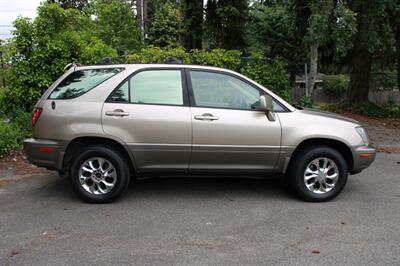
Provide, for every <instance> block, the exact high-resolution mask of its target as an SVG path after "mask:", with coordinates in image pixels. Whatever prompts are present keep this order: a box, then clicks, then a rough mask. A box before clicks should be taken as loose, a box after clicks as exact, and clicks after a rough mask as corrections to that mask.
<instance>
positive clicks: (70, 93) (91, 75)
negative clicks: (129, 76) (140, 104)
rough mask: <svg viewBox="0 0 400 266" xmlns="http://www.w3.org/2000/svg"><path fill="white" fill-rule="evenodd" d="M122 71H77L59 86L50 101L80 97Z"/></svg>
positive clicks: (108, 69) (52, 93) (113, 69)
mask: <svg viewBox="0 0 400 266" xmlns="http://www.w3.org/2000/svg"><path fill="white" fill-rule="evenodd" d="M122 70H123V68H103V69H86V70H78V71H75V72H73V73H71V74H70V75H69V76H68V77H66V78H65V79H64V80H63V81H61V82H60V84H58V86H57V87H56V88H55V89H54V90H53V91H52V92H51V94H50V96H49V99H71V98H76V97H79V96H81V95H82V94H85V93H86V92H88V91H89V90H91V89H93V88H94V87H96V86H97V85H99V84H100V83H102V82H103V81H105V80H107V79H109V78H111V77H112V76H114V75H115V74H117V73H119V72H121V71H122Z"/></svg>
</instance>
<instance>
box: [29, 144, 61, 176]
mask: <svg viewBox="0 0 400 266" xmlns="http://www.w3.org/2000/svg"><path fill="white" fill-rule="evenodd" d="M65 147H66V142H65V141H55V140H48V139H35V138H30V139H26V140H24V152H25V154H26V157H27V158H28V161H29V162H31V163H32V164H34V165H36V166H39V167H46V168H47V169H50V170H61V169H62V162H63V158H64V154H65Z"/></svg>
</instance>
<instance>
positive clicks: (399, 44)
mask: <svg viewBox="0 0 400 266" xmlns="http://www.w3.org/2000/svg"><path fill="white" fill-rule="evenodd" d="M396 53H397V88H398V89H400V25H397V29H396Z"/></svg>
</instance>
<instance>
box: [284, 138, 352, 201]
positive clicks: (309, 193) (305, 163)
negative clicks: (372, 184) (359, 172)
mask: <svg viewBox="0 0 400 266" xmlns="http://www.w3.org/2000/svg"><path fill="white" fill-rule="evenodd" d="M347 175H348V170H347V164H346V161H345V159H344V158H343V156H342V155H341V154H340V153H339V152H338V151H337V150H335V149H333V148H331V147H326V146H313V147H309V148H306V149H304V150H303V151H301V152H300V153H298V154H297V156H296V157H295V158H294V161H293V164H292V165H291V169H290V181H291V183H292V187H293V188H294V190H295V192H296V193H297V194H298V196H299V197H300V198H302V199H303V200H306V201H311V202H322V201H329V200H331V199H333V198H334V197H336V196H337V195H338V194H339V193H340V192H341V191H342V190H343V188H344V186H345V185H346V182H347Z"/></svg>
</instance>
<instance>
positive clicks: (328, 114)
mask: <svg viewBox="0 0 400 266" xmlns="http://www.w3.org/2000/svg"><path fill="white" fill-rule="evenodd" d="M297 111H299V112H301V113H302V114H305V115H313V116H320V117H327V118H333V119H337V120H341V121H346V122H350V123H354V124H357V125H360V122H358V121H357V120H354V119H351V118H348V117H345V116H342V115H338V114H335V113H331V112H327V111H320V110H314V109H303V110H297Z"/></svg>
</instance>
